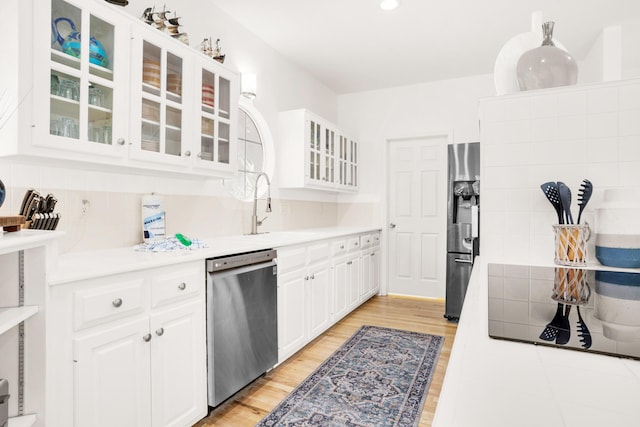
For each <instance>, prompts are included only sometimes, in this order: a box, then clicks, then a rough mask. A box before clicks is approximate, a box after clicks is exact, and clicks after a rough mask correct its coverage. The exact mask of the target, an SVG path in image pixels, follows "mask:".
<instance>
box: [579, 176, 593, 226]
mask: <svg viewBox="0 0 640 427" xmlns="http://www.w3.org/2000/svg"><path fill="white" fill-rule="evenodd" d="M592 193H593V184H592V183H591V181H589V180H588V179H583V180H582V184H580V189H579V190H578V206H580V210H579V211H578V222H577V223H578V224H580V217H581V216H582V211H583V210H584V207H585V206H587V203H589V199H591V194H592Z"/></svg>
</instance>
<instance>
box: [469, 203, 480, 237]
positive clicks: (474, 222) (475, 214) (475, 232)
mask: <svg viewBox="0 0 640 427" xmlns="http://www.w3.org/2000/svg"><path fill="white" fill-rule="evenodd" d="M479 219H480V210H479V209H478V205H474V206H471V237H472V238H474V239H475V238H478V237H479V236H480V230H479V229H478V228H479V225H480V224H479V222H480V221H479Z"/></svg>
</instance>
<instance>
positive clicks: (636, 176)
mask: <svg viewBox="0 0 640 427" xmlns="http://www.w3.org/2000/svg"><path fill="white" fill-rule="evenodd" d="M618 182H619V184H620V186H621V187H628V186H630V185H633V183H636V186H637V183H638V182H640V162H621V163H619V166H618Z"/></svg>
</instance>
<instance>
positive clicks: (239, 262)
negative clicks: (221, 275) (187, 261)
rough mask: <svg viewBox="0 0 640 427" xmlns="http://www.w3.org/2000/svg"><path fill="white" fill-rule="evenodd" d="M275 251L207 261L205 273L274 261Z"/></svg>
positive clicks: (249, 253)
mask: <svg viewBox="0 0 640 427" xmlns="http://www.w3.org/2000/svg"><path fill="white" fill-rule="evenodd" d="M276 256H277V251H276V250H275V249H269V250H266V251H257V252H247V253H243V254H236V255H229V256H224V257H218V258H211V259H208V260H207V272H209V273H213V272H216V271H223V270H229V269H231V268H238V267H244V266H245V265H253V264H260V263H262V262H269V261H272V260H274V259H276Z"/></svg>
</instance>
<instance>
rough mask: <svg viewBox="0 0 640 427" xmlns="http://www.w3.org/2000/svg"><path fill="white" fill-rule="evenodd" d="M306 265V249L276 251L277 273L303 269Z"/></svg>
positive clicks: (300, 247) (299, 247) (295, 248)
mask: <svg viewBox="0 0 640 427" xmlns="http://www.w3.org/2000/svg"><path fill="white" fill-rule="evenodd" d="M306 263H307V248H306V247H304V246H298V247H294V248H282V249H278V273H279V274H282V273H285V272H288V271H294V270H299V269H301V268H304V267H305V266H306Z"/></svg>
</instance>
